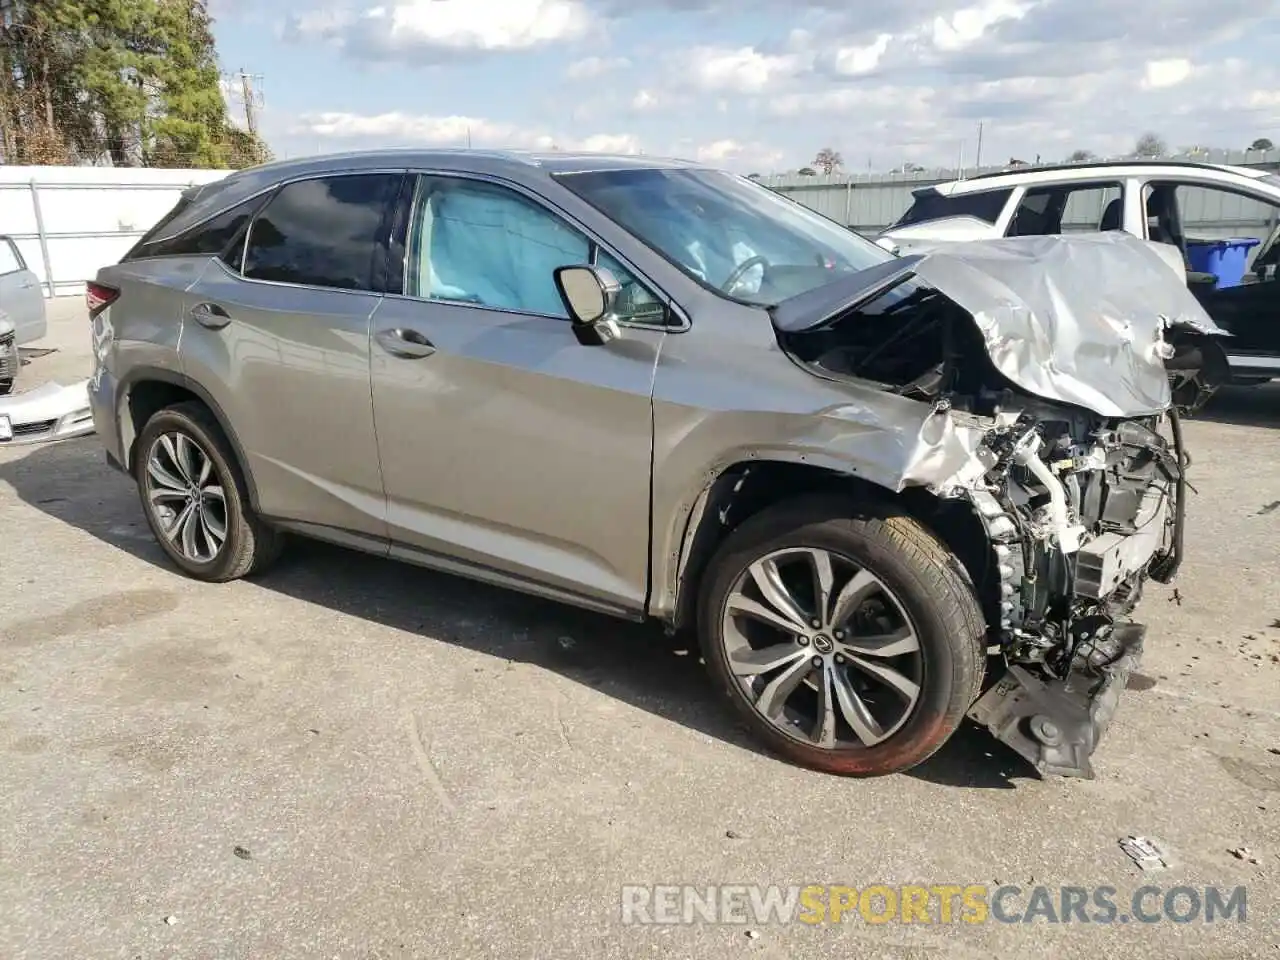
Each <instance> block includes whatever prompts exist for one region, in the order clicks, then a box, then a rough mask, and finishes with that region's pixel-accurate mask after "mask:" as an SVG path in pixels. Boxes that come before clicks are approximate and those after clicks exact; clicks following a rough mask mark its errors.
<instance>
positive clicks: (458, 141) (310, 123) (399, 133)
mask: <svg viewBox="0 0 1280 960" xmlns="http://www.w3.org/2000/svg"><path fill="white" fill-rule="evenodd" d="M290 132H291V133H292V134H293V135H294V136H309V137H312V138H316V137H320V138H324V139H328V140H333V141H339V142H344V143H360V144H362V145H364V146H369V147H376V146H421V147H462V146H466V145H467V144H468V143H470V144H471V146H473V147H477V148H480V147H487V148H490V149H514V150H582V151H586V152H589V153H640V152H641V144H640V141H639V139H638V138H637V137H635V136H634V135H632V134H629V133H596V134H590V135H587V136H573V135H569V136H565V137H557V136H555V135H554V134H552V133H551V132H550V131H548V130H544V129H538V128H533V127H523V126H519V125H516V124H511V123H504V122H501V121H495V120H489V119H486V118H484V117H470V116H461V115H453V116H430V115H424V114H409V113H403V112H399V111H392V112H388V113H379V114H359V113H347V112H327V113H314V114H305V115H303V116H301V117H299V118H298V122H297V123H296V124H295V125H294V127H293V129H292V130H291V131H290Z"/></svg>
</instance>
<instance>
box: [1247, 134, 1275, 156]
mask: <svg viewBox="0 0 1280 960" xmlns="http://www.w3.org/2000/svg"><path fill="white" fill-rule="evenodd" d="M1275 148H1276V145H1275V144H1274V143H1272V142H1271V141H1270V140H1268V139H1267V138H1266V137H1259V138H1258V139H1257V140H1255V141H1253V143H1251V144H1249V149H1250V150H1257V151H1258V152H1259V153H1266V152H1267V151H1268V150H1274V149H1275Z"/></svg>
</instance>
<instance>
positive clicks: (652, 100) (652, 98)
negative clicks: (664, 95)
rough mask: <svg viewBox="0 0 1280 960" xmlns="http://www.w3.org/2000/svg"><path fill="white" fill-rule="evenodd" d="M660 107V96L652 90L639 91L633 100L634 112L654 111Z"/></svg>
mask: <svg viewBox="0 0 1280 960" xmlns="http://www.w3.org/2000/svg"><path fill="white" fill-rule="evenodd" d="M657 106H658V95H657V94H656V93H654V92H653V91H652V90H639V91H637V92H636V95H635V96H634V97H632V98H631V108H632V109H633V110H652V109H654V108H655V107H657Z"/></svg>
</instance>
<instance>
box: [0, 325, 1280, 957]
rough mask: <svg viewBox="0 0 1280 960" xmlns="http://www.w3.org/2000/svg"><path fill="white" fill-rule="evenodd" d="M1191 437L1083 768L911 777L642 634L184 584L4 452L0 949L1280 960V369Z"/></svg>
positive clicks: (134, 521) (282, 579)
mask: <svg viewBox="0 0 1280 960" xmlns="http://www.w3.org/2000/svg"><path fill="white" fill-rule="evenodd" d="M46 346H50V347H54V348H57V350H56V352H54V353H51V354H47V355H44V356H40V357H37V358H35V359H34V360H33V361H32V363H31V365H30V366H28V367H26V368H25V369H24V371H23V374H22V379H21V380H20V386H23V387H30V386H34V385H35V384H36V383H38V382H40V380H42V379H51V378H73V377H83V376H85V375H87V372H88V337H87V326H86V324H85V321H84V319H83V312H82V310H81V308H80V306H79V304H78V302H70V303H62V302H60V303H57V304H55V307H54V317H53V320H52V323H51V335H50V337H49V340H48V343H47V344H46ZM1187 434H1188V442H1189V444H1190V445H1191V448H1192V452H1193V455H1194V456H1195V459H1196V462H1195V465H1194V467H1193V473H1192V480H1193V483H1194V484H1195V487H1196V489H1197V490H1198V496H1196V497H1194V499H1193V500H1192V502H1191V504H1190V508H1189V518H1190V530H1189V535H1188V546H1189V550H1190V557H1189V559H1188V561H1187V563H1186V565H1185V567H1184V569H1183V573H1182V575H1181V577H1180V579H1179V581H1178V583H1177V591H1176V595H1175V592H1174V591H1173V590H1171V589H1165V588H1156V589H1153V590H1151V591H1150V592H1149V593H1148V595H1147V598H1146V600H1145V601H1144V605H1143V607H1142V608H1141V609H1142V613H1143V614H1144V616H1145V619H1146V620H1147V621H1148V622H1149V623H1150V624H1151V628H1152V629H1151V635H1150V639H1149V643H1148V653H1147V658H1146V661H1145V663H1144V666H1143V673H1144V675H1145V676H1146V677H1147V680H1146V682H1144V683H1140V684H1138V685H1137V686H1140V687H1145V689H1133V690H1131V691H1130V692H1129V693H1128V694H1127V696H1126V698H1125V700H1124V702H1123V703H1122V705H1121V708H1120V712H1119V715H1118V717H1117V720H1116V722H1115V724H1114V725H1113V727H1112V729H1111V731H1110V733H1109V735H1108V738H1107V739H1106V740H1105V741H1104V743H1103V745H1102V747H1101V749H1100V750H1099V752H1098V753H1097V755H1096V756H1095V762H1096V765H1097V768H1098V778H1097V779H1096V780H1093V781H1079V780H1076V781H1062V780H1052V781H1040V780H1038V779H1036V778H1035V777H1034V776H1033V775H1032V774H1031V773H1030V772H1029V771H1028V770H1027V769H1026V768H1025V767H1024V766H1023V765H1022V764H1021V762H1020V761H1019V760H1018V758H1017V757H1016V756H1014V755H1013V754H1012V753H1010V752H1009V751H1006V750H1005V749H1003V748H1001V747H999V746H998V745H996V744H994V743H993V742H992V741H991V740H990V738H989V737H988V736H987V735H986V734H985V733H983V732H982V731H978V730H974V729H965V730H963V731H962V732H961V734H960V735H958V737H957V738H956V739H955V740H954V741H953V742H952V743H951V744H950V745H949V746H948V747H947V748H946V749H945V750H944V751H943V752H942V753H941V754H939V755H938V756H937V757H935V758H934V759H933V760H931V761H929V762H928V763H927V764H925V765H924V766H923V767H921V768H918V769H917V770H915V771H912V772H911V773H909V774H906V775H902V776H897V777H892V778H886V779H880V780H871V781H851V780H843V779H838V778H834V777H828V776H824V775H821V774H816V773H810V772H808V771H804V770H799V769H796V768H793V767H790V766H787V765H786V764H784V763H782V762H780V761H778V760H775V759H773V758H772V757H769V756H766V755H763V754H761V753H759V752H758V751H757V750H756V749H755V747H754V746H753V744H752V742H751V741H750V740H749V739H748V738H747V737H746V736H745V735H744V734H743V732H742V731H741V730H740V729H739V728H738V727H737V726H736V725H735V724H734V722H733V721H732V720H731V719H730V718H729V715H728V713H727V712H726V711H725V710H724V709H723V708H722V707H721V705H720V704H719V703H718V702H717V701H716V700H715V699H714V698H713V697H712V695H711V692H710V690H709V687H708V685H707V684H706V683H705V682H704V680H703V677H702V673H701V668H700V667H699V665H698V661H697V655H696V653H694V654H692V655H689V654H688V652H687V651H680V650H679V649H678V648H677V647H676V645H675V644H674V642H673V641H670V640H667V639H665V638H664V637H662V635H661V634H660V633H659V632H657V631H654V630H652V629H647V628H638V627H634V626H630V625H626V624H619V623H615V622H612V621H610V620H607V619H604V618H601V617H595V616H592V615H589V614H584V613H579V612H576V611H573V610H569V609H565V608H561V607H557V606H555V605H552V604H549V603H543V602H540V601H536V600H532V599H528V598H525V597H522V596H519V595H516V594H510V593H504V592H501V591H498V590H495V589H490V588H487V587H483V586H479V585H475V584H472V583H469V582H466V581H462V580H458V579H455V578H451V577H447V576H443V575H439V574H435V573H431V572H427V571H423V570H418V569H415V568H411V567H406V566H399V565H395V564H392V563H389V562H381V561H375V560H371V559H368V558H364V557H361V556H358V555H355V554H350V553H345V552H343V551H341V550H338V549H335V548H329V547H322V546H317V545H307V544H300V545H297V546H295V548H294V549H293V550H292V551H291V553H290V554H289V555H288V557H287V559H286V561H285V562H284V563H283V564H282V565H281V567H280V568H278V569H277V570H276V571H274V572H272V573H271V574H269V575H268V576H266V577H265V578H263V579H261V580H259V581H256V582H252V583H249V582H239V583H235V584H231V585H227V586H204V585H200V584H197V583H194V582H192V581H189V580H186V579H184V578H182V577H180V576H178V575H177V574H175V573H174V572H173V571H172V570H171V569H170V568H169V567H168V566H167V565H166V564H165V562H164V560H163V559H162V556H161V553H160V551H159V549H158V548H157V547H156V546H154V545H153V543H152V542H151V540H150V537H149V535H148V533H147V530H146V526H145V523H144V521H143V519H142V516H141V513H140V508H139V505H138V503H137V499H136V494H135V492H134V490H133V488H132V486H131V484H130V482H129V481H128V480H127V479H126V478H123V477H121V476H119V475H118V474H115V473H113V472H111V471H110V470H109V469H108V468H107V467H106V465H105V464H104V462H103V460H102V456H101V453H100V450H99V447H98V446H97V445H96V441H95V440H94V439H93V438H88V439H86V440H78V441H71V442H67V443H64V444H60V445H50V446H44V447H33V448H25V449H18V448H13V449H8V450H3V451H0V524H2V526H0V529H2V530H3V535H2V536H0V571H3V578H2V579H0V583H2V584H3V587H4V589H3V592H2V593H0V905H3V907H2V908H0V957H4V958H15V960H16V958H42V960H43V958H63V957H67V958H72V957H74V958H96V957H143V958H152V957H184V958H187V957H220V958H221V957H228V958H230V957H235V958H239V957H245V958H249V957H253V958H268V957H269V958H289V957H342V958H348V957H351V958H383V957H423V958H443V957H464V956H495V957H497V956H501V957H511V958H515V957H559V956H574V957H654V956H683V957H708V956H721V955H724V956H753V957H773V958H785V957H800V956H804V957H826V956H830V957H855V956H856V957H859V958H895V960H897V958H925V957H928V958H933V957H939V958H949V957H959V958H986V957H1010V958H1020V960H1021V958H1028V957H1055V958H1057V957H1061V958H1089V960H1095V958H1098V957H1112V956H1125V957H1135V958H1148V957H1150V958H1155V957H1199V958H1226V957H1233V958H1234V957H1277V958H1280V904H1278V902H1277V896H1278V895H1280V697H1278V696H1277V690H1278V689H1280V599H1277V596H1276V585H1277V584H1280V550H1278V549H1277V547H1276V542H1277V536H1278V535H1280V470H1278V469H1277V463H1278V462H1280V386H1271V387H1266V388H1259V389H1252V390H1234V391H1229V392H1228V393H1227V394H1226V395H1224V396H1223V397H1221V398H1219V399H1218V400H1216V401H1215V403H1214V404H1213V405H1212V406H1211V408H1210V409H1209V410H1207V411H1205V412H1204V413H1203V414H1202V415H1201V417H1200V418H1198V420H1197V421H1196V422H1193V423H1191V424H1189V425H1188V429H1187ZM682 652H684V653H685V654H686V655H683V656H681V655H680V654H681V653H682ZM1151 681H1154V683H1152V682H1151ZM1129 834H1141V835H1146V836H1152V837H1157V838H1159V839H1160V840H1162V841H1163V842H1164V843H1165V844H1167V845H1168V846H1169V847H1170V848H1171V849H1172V851H1173V853H1174V865H1173V866H1172V867H1170V868H1169V869H1167V870H1164V871H1160V872H1154V873H1142V872H1140V871H1139V870H1138V869H1137V868H1136V867H1135V866H1134V865H1133V863H1132V862H1131V861H1130V860H1129V859H1128V858H1127V857H1126V856H1125V855H1124V854H1123V852H1122V851H1121V850H1120V848H1119V846H1118V840H1119V839H1120V838H1122V837H1124V836H1126V835H1129ZM1241 847H1245V848H1248V850H1249V851H1250V853H1249V854H1247V855H1245V856H1244V858H1243V859H1241V858H1237V857H1236V856H1233V854H1232V853H1231V852H1230V851H1232V850H1233V849H1239V848H1241ZM237 848H239V850H237ZM1250 858H1253V859H1256V860H1257V861H1258V862H1257V863H1251V862H1249V861H1250ZM655 883H664V884H665V883H691V884H697V885H706V884H712V883H716V884H720V883H777V884H782V885H792V884H799V885H804V884H809V883H830V884H849V885H851V886H855V887H858V888H863V887H866V886H868V885H871V884H888V885H890V886H899V885H902V884H917V883H918V884H924V885H936V884H946V883H952V884H961V885H963V884H990V885H992V886H994V885H996V884H1018V885H1021V886H1023V887H1024V888H1027V890H1028V891H1029V889H1030V888H1031V887H1033V886H1035V885H1040V884H1043V885H1047V886H1049V887H1051V888H1054V895H1055V897H1056V896H1057V892H1056V889H1057V887H1059V886H1060V885H1071V886H1083V887H1092V886H1095V885H1099V884H1101V885H1108V886H1111V887H1114V888H1116V889H1117V890H1118V891H1119V894H1118V896H1117V899H1118V900H1120V901H1121V902H1122V903H1127V898H1128V897H1129V895H1130V894H1131V893H1132V892H1133V891H1135V890H1137V889H1138V888H1139V887H1141V886H1143V885H1144V884H1154V885H1157V886H1160V887H1161V888H1163V889H1169V888H1172V887H1177V886H1192V887H1199V888H1201V889H1203V888H1204V886H1205V885H1222V886H1226V887H1236V886H1239V885H1244V886H1245V887H1246V888H1247V903H1248V914H1247V921H1246V922H1245V923H1239V922H1237V921H1236V920H1229V921H1223V920H1219V921H1218V922H1217V923H1213V924H1206V923H1203V922H1191V923H1185V924H1177V923H1173V922H1168V921H1165V922H1160V923H1154V924H1141V923H1129V924H1119V923H1114V924H1096V923H1095V924H1091V925H1082V924H1080V923H1078V922H1074V923H1069V924H1056V925H1053V924H1046V923H1044V922H1043V921H1040V922H1037V923H1035V924H1032V925H1023V924H1005V923H999V922H994V921H990V922H987V923H985V924H979V925H970V924H963V923H960V924H952V925H949V926H944V925H940V924H921V923H913V924H901V923H889V924H884V925H870V924H867V923H865V922H863V921H862V920H859V919H854V920H853V921H851V922H846V923H844V924H841V925H839V926H833V925H821V926H816V927H810V926H806V925H804V924H793V925H789V926H782V925H764V926H752V927H750V928H748V927H744V926H734V925H721V926H713V925H707V924H700V925H694V926H648V927H637V926H624V925H623V924H622V923H621V922H620V919H619V904H620V889H621V886H622V885H623V884H655ZM1017 902H1018V903H1021V904H1024V905H1025V899H1024V900H1022V901H1017ZM1155 902H1158V900H1157V901H1155ZM1019 909H1020V908H1019ZM166 918H169V919H171V920H172V921H173V922H172V923H170V922H166ZM748 930H750V933H751V934H754V936H750V935H749V933H748Z"/></svg>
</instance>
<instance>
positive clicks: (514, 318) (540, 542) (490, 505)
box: [372, 176, 666, 614]
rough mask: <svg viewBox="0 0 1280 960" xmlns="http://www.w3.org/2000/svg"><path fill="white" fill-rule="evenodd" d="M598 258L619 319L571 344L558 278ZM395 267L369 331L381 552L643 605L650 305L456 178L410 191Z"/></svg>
mask: <svg viewBox="0 0 1280 960" xmlns="http://www.w3.org/2000/svg"><path fill="white" fill-rule="evenodd" d="M597 260H598V261H599V262H602V263H604V264H605V265H607V266H609V267H610V268H611V269H613V270H614V271H615V273H618V274H619V279H620V280H621V281H623V282H624V293H623V297H622V298H621V301H620V302H621V303H622V304H623V305H622V307H621V309H620V316H619V319H621V320H623V321H624V322H625V325H624V327H623V336H622V337H621V338H620V339H618V340H616V341H614V342H612V343H609V344H607V345H605V346H582V345H580V344H579V343H578V341H577V340H576V339H575V337H574V335H573V333H572V331H571V329H570V324H569V322H568V319H567V314H566V312H565V309H564V306H563V305H562V304H561V302H560V298H559V296H558V294H557V292H556V288H555V284H554V281H553V278H552V270H553V269H554V268H555V267H557V266H561V265H565V264H575V263H589V262H595V261H597ZM405 263H406V267H405V277H404V290H405V296H402V297H396V296H388V297H387V298H386V299H385V301H384V302H383V305H382V307H381V308H380V309H379V311H378V313H377V315H376V316H375V318H374V324H373V340H374V350H373V361H372V378H373V405H374V415H375V421H376V424H377V433H378V447H379V452H380V454H381V459H382V470H383V477H384V479H385V483H386V492H387V516H388V525H389V528H390V533H391V537H392V539H393V541H395V543H393V546H392V553H393V555H396V554H400V555H404V556H406V557H408V558H414V556H415V554H416V555H417V558H418V559H426V560H428V562H430V561H429V559H428V558H429V557H434V558H435V560H436V562H440V561H441V559H444V560H445V565H446V566H447V565H448V563H449V562H454V563H460V564H461V565H463V566H464V567H465V568H467V569H468V570H469V572H471V573H473V574H474V573H478V574H480V575H481V576H484V575H485V574H486V573H487V574H488V575H489V578H490V579H492V580H494V581H496V582H501V583H504V584H506V585H508V586H516V587H520V586H528V585H530V584H537V585H538V588H539V589H541V590H542V591H545V592H549V593H551V594H553V595H563V596H565V597H566V598H567V599H574V600H576V601H578V602H586V603H588V604H594V605H596V606H598V607H600V608H602V609H607V610H610V611H611V612H615V613H623V614H633V613H639V612H640V611H642V610H643V607H644V604H645V601H646V596H647V589H648V560H649V493H650V489H649V484H650V458H651V454H652V444H653V428H652V391H653V377H654V369H655V365H656V362H657V358H658V353H659V350H660V349H661V347H662V342H663V338H664V336H665V335H666V334H665V328H664V326H663V317H664V310H663V308H662V307H661V305H660V304H659V303H658V301H657V299H656V298H655V297H653V296H652V294H651V293H650V292H649V291H648V290H647V289H646V288H645V287H643V286H641V285H640V284H639V283H637V282H636V281H634V279H633V278H631V277H630V275H629V274H626V272H625V271H622V268H621V267H620V265H619V264H618V263H617V262H616V261H615V260H612V259H611V258H609V257H608V255H607V254H605V253H604V252H603V251H601V250H600V248H599V247H598V246H597V245H596V244H595V243H594V242H592V241H591V240H589V239H588V237H587V236H586V234H585V233H584V232H582V231H580V230H579V229H577V228H576V227H574V226H572V225H570V224H569V223H568V222H567V221H566V220H565V219H564V218H562V217H561V216H560V215H558V214H557V213H555V212H553V211H552V210H551V209H549V208H548V207H547V206H546V205H545V204H544V203H543V202H542V201H541V200H540V199H537V198H534V197H532V196H531V195H529V194H525V193H523V192H519V191H517V190H516V189H514V188H511V187H507V186H504V185H499V184H495V183H491V182H487V181H482V180H474V179H467V178H462V177H454V176H423V177H421V178H420V179H419V183H418V188H417V190H416V193H415V198H414V201H413V205H412V211H411V216H410V218H409V229H408V240H407V254H406V256H405Z"/></svg>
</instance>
